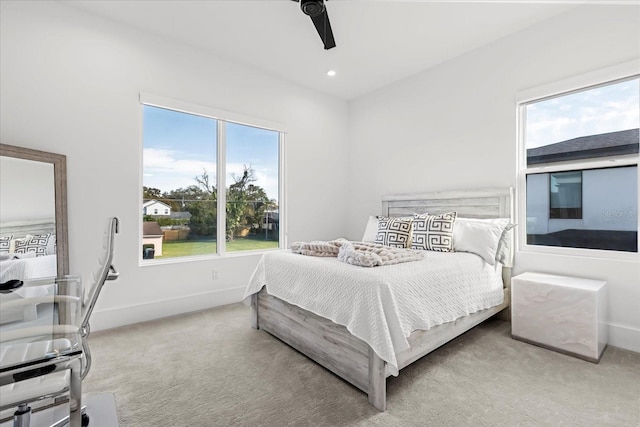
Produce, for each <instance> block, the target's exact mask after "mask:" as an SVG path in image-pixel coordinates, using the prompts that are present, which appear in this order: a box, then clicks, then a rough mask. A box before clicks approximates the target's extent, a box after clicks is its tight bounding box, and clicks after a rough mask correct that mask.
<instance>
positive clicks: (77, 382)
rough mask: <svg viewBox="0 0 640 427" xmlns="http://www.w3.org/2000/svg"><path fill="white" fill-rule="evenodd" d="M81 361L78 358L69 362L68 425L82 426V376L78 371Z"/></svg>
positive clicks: (73, 426)
mask: <svg viewBox="0 0 640 427" xmlns="http://www.w3.org/2000/svg"><path fill="white" fill-rule="evenodd" d="M81 370H82V363H81V360H80V358H78V359H75V360H73V361H72V362H71V364H70V372H71V380H70V384H69V419H70V422H69V425H70V427H82V410H81V406H82V377H81V376H80V371H81Z"/></svg>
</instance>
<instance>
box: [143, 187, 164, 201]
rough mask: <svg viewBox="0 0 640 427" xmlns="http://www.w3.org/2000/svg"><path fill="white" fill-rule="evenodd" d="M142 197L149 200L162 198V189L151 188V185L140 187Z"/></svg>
mask: <svg viewBox="0 0 640 427" xmlns="http://www.w3.org/2000/svg"><path fill="white" fill-rule="evenodd" d="M142 198H143V199H147V200H151V199H155V200H158V199H161V198H162V191H160V189H158V188H153V187H142Z"/></svg>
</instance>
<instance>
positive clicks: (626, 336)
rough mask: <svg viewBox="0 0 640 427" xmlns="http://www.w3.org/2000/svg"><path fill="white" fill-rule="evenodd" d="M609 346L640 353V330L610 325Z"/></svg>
mask: <svg viewBox="0 0 640 427" xmlns="http://www.w3.org/2000/svg"><path fill="white" fill-rule="evenodd" d="M609 345H612V346H614V347H618V348H624V349H625V350H631V351H635V352H636V353H640V330H638V329H633V328H629V327H628V326H622V325H618V324H615V323H609Z"/></svg>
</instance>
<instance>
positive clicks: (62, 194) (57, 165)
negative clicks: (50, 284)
mask: <svg viewBox="0 0 640 427" xmlns="http://www.w3.org/2000/svg"><path fill="white" fill-rule="evenodd" d="M0 156H6V157H15V158H18V159H24V160H33V161H36V162H43V163H51V164H52V165H53V179H54V189H55V203H56V206H55V221H56V264H57V272H58V277H64V276H66V275H68V274H69V239H68V225H67V156H65V155H64V154H55V153H48V152H46V151H39V150H33V149H31V148H23V147H16V146H14V145H7V144H0Z"/></svg>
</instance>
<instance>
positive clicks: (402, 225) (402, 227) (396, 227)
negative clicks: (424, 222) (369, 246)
mask: <svg viewBox="0 0 640 427" xmlns="http://www.w3.org/2000/svg"><path fill="white" fill-rule="evenodd" d="M412 223H413V219H412V218H388V217H384V216H379V217H378V233H377V234H376V240H375V243H380V244H382V245H386V246H391V247H394V248H408V247H410V246H411V228H412V227H411V225H412Z"/></svg>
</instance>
